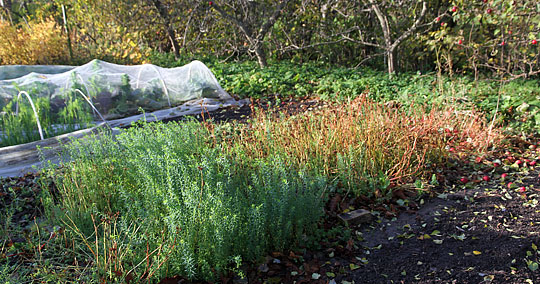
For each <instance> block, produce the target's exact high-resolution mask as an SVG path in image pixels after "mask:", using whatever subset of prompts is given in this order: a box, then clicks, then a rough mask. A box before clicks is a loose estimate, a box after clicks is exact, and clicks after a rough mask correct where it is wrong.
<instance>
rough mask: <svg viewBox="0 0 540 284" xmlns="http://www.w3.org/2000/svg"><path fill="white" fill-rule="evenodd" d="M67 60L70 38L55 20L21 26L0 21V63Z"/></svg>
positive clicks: (48, 19)
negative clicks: (68, 40)
mask: <svg viewBox="0 0 540 284" xmlns="http://www.w3.org/2000/svg"><path fill="white" fill-rule="evenodd" d="M68 58H69V52H68V46H67V39H66V37H65V36H64V35H63V33H62V30H61V27H59V26H58V25H57V24H56V22H55V21H54V20H53V19H52V18H47V19H44V20H40V21H37V20H35V21H30V22H29V23H28V25H26V24H23V25H19V26H14V25H11V24H10V23H9V22H7V21H0V64H53V63H58V62H66V61H67V60H68Z"/></svg>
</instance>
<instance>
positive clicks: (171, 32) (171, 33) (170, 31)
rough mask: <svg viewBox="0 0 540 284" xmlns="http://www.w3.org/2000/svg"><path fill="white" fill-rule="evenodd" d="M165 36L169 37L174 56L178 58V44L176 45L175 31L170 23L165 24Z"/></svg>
mask: <svg viewBox="0 0 540 284" xmlns="http://www.w3.org/2000/svg"><path fill="white" fill-rule="evenodd" d="M167 36H168V37H169V41H170V42H171V46H172V50H173V52H174V57H175V58H176V59H178V58H179V57H180V46H179V45H178V41H177V40H176V33H175V32H174V29H173V28H172V27H171V25H170V24H167Z"/></svg>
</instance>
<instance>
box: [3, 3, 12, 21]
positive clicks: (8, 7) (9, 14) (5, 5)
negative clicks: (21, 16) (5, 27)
mask: <svg viewBox="0 0 540 284" xmlns="http://www.w3.org/2000/svg"><path fill="white" fill-rule="evenodd" d="M11 6H12V2H11V0H0V7H2V8H3V9H4V10H6V12H7V17H8V19H11ZM1 10H2V9H0V11H1ZM0 17H1V18H2V20H3V19H4V13H0Z"/></svg>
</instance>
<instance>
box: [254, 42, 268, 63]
mask: <svg viewBox="0 0 540 284" xmlns="http://www.w3.org/2000/svg"><path fill="white" fill-rule="evenodd" d="M255 55H256V56H257V61H258V62H259V66H261V68H264V67H266V66H268V63H267V62H266V54H265V53H264V50H263V49H262V48H261V46H260V45H257V46H256V47H255Z"/></svg>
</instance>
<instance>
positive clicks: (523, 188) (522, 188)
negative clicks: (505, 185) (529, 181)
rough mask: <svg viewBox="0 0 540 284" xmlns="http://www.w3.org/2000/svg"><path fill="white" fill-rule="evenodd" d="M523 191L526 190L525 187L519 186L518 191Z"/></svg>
mask: <svg viewBox="0 0 540 284" xmlns="http://www.w3.org/2000/svg"><path fill="white" fill-rule="evenodd" d="M525 191H527V189H526V188H525V187H524V186H522V187H520V188H519V192H521V193H524V192H525Z"/></svg>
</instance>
